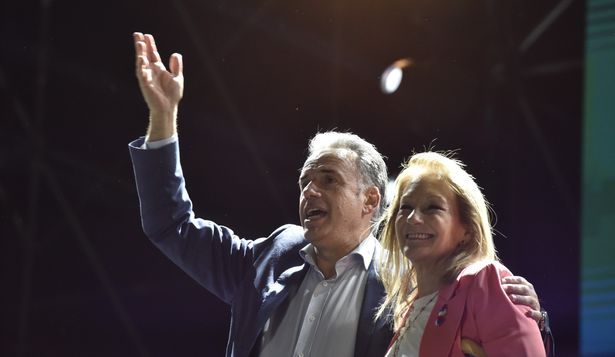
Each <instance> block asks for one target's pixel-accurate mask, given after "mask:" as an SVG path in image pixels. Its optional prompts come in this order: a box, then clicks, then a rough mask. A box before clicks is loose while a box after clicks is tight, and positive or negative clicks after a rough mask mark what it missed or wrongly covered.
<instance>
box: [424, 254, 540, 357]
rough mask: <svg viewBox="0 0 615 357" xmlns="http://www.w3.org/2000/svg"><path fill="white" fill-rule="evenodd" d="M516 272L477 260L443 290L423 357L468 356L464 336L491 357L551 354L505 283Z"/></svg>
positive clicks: (429, 324)
mask: <svg viewBox="0 0 615 357" xmlns="http://www.w3.org/2000/svg"><path fill="white" fill-rule="evenodd" d="M509 275H512V274H511V272H510V271H509V270H508V269H507V268H506V267H505V266H504V265H502V264H500V263H497V262H489V263H485V262H481V263H475V264H472V265H470V266H468V267H467V268H465V269H464V270H463V271H462V272H461V273H460V274H459V276H458V277H457V279H456V280H455V281H454V282H453V283H451V284H449V285H447V286H445V287H443V288H442V289H440V292H439V295H438V300H437V301H436V304H435V306H434V308H433V310H432V312H431V315H430V316H429V320H428V321H427V325H426V326H425V332H424V333H423V338H422V339H421V347H420V352H419V355H420V356H421V357H432V356H450V357H463V356H464V355H463V353H462V352H461V339H462V338H469V339H471V340H473V341H474V342H476V343H478V344H479V345H481V346H482V348H483V349H484V350H485V352H486V354H487V356H489V357H493V356H498V357H500V356H502V357H505V356H511V357H512V356H514V357H521V356H531V357H534V356H539V357H540V356H546V352H545V349H544V345H543V343H542V338H541V336H540V331H539V330H538V324H536V322H535V321H534V320H533V319H531V318H529V317H527V316H525V313H526V312H527V311H529V310H530V308H529V307H527V306H519V305H515V304H513V303H512V302H511V301H510V299H509V298H508V296H507V295H506V293H505V292H504V290H503V289H502V285H501V282H500V281H501V278H503V277H505V276H509Z"/></svg>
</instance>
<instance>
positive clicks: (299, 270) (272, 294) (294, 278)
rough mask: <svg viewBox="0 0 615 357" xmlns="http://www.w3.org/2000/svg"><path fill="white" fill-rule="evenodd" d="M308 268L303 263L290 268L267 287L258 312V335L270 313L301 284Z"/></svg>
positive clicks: (307, 265)
mask: <svg viewBox="0 0 615 357" xmlns="http://www.w3.org/2000/svg"><path fill="white" fill-rule="evenodd" d="M309 268H310V266H309V264H305V263H304V264H302V265H298V266H294V267H291V268H289V269H287V270H285V271H284V272H283V273H282V274H280V276H279V278H278V279H277V280H276V281H274V282H273V283H272V284H270V285H269V286H268V287H267V291H266V292H265V294H264V296H263V302H262V305H261V309H260V311H259V312H258V320H257V321H258V322H257V323H258V325H257V327H258V328H257V330H258V333H260V331H261V330H262V329H263V326H265V323H266V322H267V319H269V317H271V314H272V312H273V311H275V309H276V308H277V307H278V306H279V305H280V304H281V303H282V302H283V301H284V300H285V299H286V298H287V297H288V294H289V293H290V291H291V290H293V289H296V288H297V287H298V286H299V285H300V284H301V281H303V278H304V277H305V274H306V273H307V271H308V270H309Z"/></svg>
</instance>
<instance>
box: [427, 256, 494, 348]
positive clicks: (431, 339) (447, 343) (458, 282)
mask: <svg viewBox="0 0 615 357" xmlns="http://www.w3.org/2000/svg"><path fill="white" fill-rule="evenodd" d="M484 265H485V263H482V262H480V263H475V264H473V265H470V266H469V267H467V268H465V269H464V270H463V271H462V272H461V273H460V274H459V276H458V277H457V279H455V281H454V282H452V283H451V284H449V285H447V286H445V287H444V288H442V290H440V296H439V297H438V300H437V301H436V305H435V306H434V308H433V310H432V311H431V314H430V315H429V320H428V321H427V325H426V326H425V332H423V338H422V339H421V349H420V353H419V356H450V355H451V351H452V349H453V346H454V344H455V342H456V340H457V334H458V333H459V331H460V330H461V323H462V319H463V316H464V314H465V307H466V298H467V296H468V291H469V285H470V284H471V275H474V274H476V272H477V271H479V270H480V269H482V267H483V266H484ZM466 277H467V278H466Z"/></svg>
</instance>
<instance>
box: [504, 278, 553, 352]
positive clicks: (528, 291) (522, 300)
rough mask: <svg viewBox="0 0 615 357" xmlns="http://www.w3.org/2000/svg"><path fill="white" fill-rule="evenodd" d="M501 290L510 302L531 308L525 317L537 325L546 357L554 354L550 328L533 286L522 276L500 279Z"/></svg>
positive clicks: (545, 312)
mask: <svg viewBox="0 0 615 357" xmlns="http://www.w3.org/2000/svg"><path fill="white" fill-rule="evenodd" d="M502 288H504V291H505V292H506V294H508V298H509V299H510V301H512V302H514V303H515V304H517V305H525V306H529V307H530V308H531V310H530V311H528V312H527V314H526V315H527V316H528V317H531V318H533V319H534V320H535V321H536V323H538V328H539V329H540V333H541V334H542V339H543V342H544V345H545V350H546V351H547V356H553V355H554V353H555V341H554V338H553V333H552V332H551V326H550V325H549V317H548V315H547V311H546V310H545V309H542V308H541V307H540V301H539V300H538V294H536V290H534V285H532V283H530V282H529V281H527V280H526V279H525V278H524V277H522V276H507V277H504V278H502Z"/></svg>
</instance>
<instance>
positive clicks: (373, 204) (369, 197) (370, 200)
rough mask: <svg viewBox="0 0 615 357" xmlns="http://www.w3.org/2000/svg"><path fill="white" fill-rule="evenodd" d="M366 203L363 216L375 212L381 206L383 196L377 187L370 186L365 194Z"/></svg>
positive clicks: (364, 203)
mask: <svg viewBox="0 0 615 357" xmlns="http://www.w3.org/2000/svg"><path fill="white" fill-rule="evenodd" d="M364 195H365V201H364V202H363V214H370V213H373V212H375V211H376V210H377V209H378V206H379V205H380V200H381V199H382V196H381V195H380V190H379V189H378V187H376V186H369V187H368V188H366V189H365V192H364Z"/></svg>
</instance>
